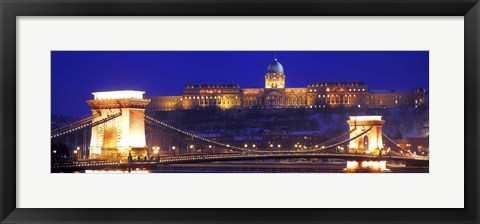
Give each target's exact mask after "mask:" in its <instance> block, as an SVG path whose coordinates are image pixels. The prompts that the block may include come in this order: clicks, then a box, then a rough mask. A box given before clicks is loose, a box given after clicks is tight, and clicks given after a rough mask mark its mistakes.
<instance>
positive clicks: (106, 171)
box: [85, 170, 150, 173]
mask: <svg viewBox="0 0 480 224" xmlns="http://www.w3.org/2000/svg"><path fill="white" fill-rule="evenodd" d="M85 173H150V171H149V170H130V171H129V170H85Z"/></svg>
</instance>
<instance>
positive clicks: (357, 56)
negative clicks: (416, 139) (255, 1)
mask: <svg viewBox="0 0 480 224" xmlns="http://www.w3.org/2000/svg"><path fill="white" fill-rule="evenodd" d="M276 54H277V58H278V60H279V62H280V63H281V64H282V65H283V68H284V70H285V75H286V86H287V88H288V87H306V86H307V85H308V84H309V83H310V82H313V81H363V82H365V83H366V84H367V85H368V86H369V89H411V88H415V87H423V88H427V89H428V60H429V57H428V51H401V52H399V51H372V52H362V51H356V52H350V51H278V52H277V53H276ZM273 55H274V52H273V51H146V52H145V51H143V52H142V51H138V52H136V51H52V53H51V56H52V61H51V63H52V64H51V66H52V113H54V114H64V115H68V116H73V117H78V116H83V115H88V114H89V113H90V108H89V106H88V105H87V104H86V103H85V101H86V100H89V99H92V97H93V96H92V94H91V93H92V92H96V91H111V90H143V91H145V92H146V94H147V95H181V94H182V89H183V87H184V86H185V85H186V84H188V83H238V84H240V86H241V87H242V88H262V87H263V86H264V76H265V72H266V69H267V66H268V64H269V63H271V62H272V60H273Z"/></svg>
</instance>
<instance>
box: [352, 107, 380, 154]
mask: <svg viewBox="0 0 480 224" xmlns="http://www.w3.org/2000/svg"><path fill="white" fill-rule="evenodd" d="M347 123H348V125H349V126H350V138H355V137H357V138H355V139H354V140H352V141H350V142H349V144H348V151H349V153H359V154H372V155H379V154H380V151H381V149H382V148H383V141H382V126H383V124H384V123H385V121H384V120H382V116H350V120H348V121H347ZM365 131H366V132H365ZM362 133H363V134H362ZM358 135H361V136H358Z"/></svg>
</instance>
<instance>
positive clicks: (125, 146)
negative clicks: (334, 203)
mask: <svg viewBox="0 0 480 224" xmlns="http://www.w3.org/2000/svg"><path fill="white" fill-rule="evenodd" d="M144 93H145V92H141V91H129V90H128V91H112V92H95V93H93V95H94V99H93V100H88V101H87V103H88V105H90V107H91V108H92V114H100V116H95V117H94V118H93V120H92V123H93V124H95V123H98V125H92V136H91V141H90V156H89V158H100V159H127V158H128V156H129V154H131V156H133V157H134V158H135V157H138V156H140V157H144V156H146V155H147V146H146V139H145V121H144V113H145V108H146V106H147V105H148V103H149V102H150V100H148V99H143V94H144ZM102 121H105V122H102Z"/></svg>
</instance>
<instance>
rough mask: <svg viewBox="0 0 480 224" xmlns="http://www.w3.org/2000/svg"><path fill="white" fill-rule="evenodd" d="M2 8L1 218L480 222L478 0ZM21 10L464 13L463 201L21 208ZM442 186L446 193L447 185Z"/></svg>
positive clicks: (49, 0) (215, 0)
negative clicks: (441, 205) (439, 205)
mask: <svg viewBox="0 0 480 224" xmlns="http://www.w3.org/2000/svg"><path fill="white" fill-rule="evenodd" d="M0 15H1V18H0V19H1V21H0V22H1V35H0V36H1V46H0V49H1V54H0V61H1V62H0V67H1V70H0V71H1V75H0V85H1V87H0V110H1V111H0V161H1V166H0V220H1V222H2V223H120V222H121V223H478V222H479V220H480V219H479V188H478V186H479V165H478V162H479V161H480V158H479V153H478V150H479V142H478V138H479V137H480V136H479V131H478V129H479V120H478V113H479V95H480V88H479V87H480V85H479V72H480V70H479V63H480V60H479V59H480V58H479V56H480V38H479V36H480V4H479V2H478V0H464V1H458V0H409V1H399V0H369V1H366V0H343V1H332V0H297V1H293V0H271V1H269V0H256V1H254V0H243V1H239V0H230V1H228V0H159V1H150V0H142V1H135V0H111V1H107V0H99V1H88V0H87V1H80V0H63V1H57V0H38V1H32V0H18V1H15V0H0ZM17 16H463V17H464V24H465V27H464V28H465V29H464V32H465V33H464V36H465V49H464V50H465V55H464V56H465V64H464V65H465V74H464V75H465V92H464V94H465V149H464V150H465V164H464V165H465V178H464V179H465V189H464V192H465V195H464V197H465V198H464V201H465V208H463V209H380V208H378V209H333V208H331V209H60V208H58V209H56V208H52V209H35V208H29V209H27V208H17V207H16V194H17V192H16V187H17V186H16V160H17V159H18V158H16V141H17V140H16V137H17V133H16V130H17V129H16V119H17V117H16V114H17V110H16V90H17V89H16V88H17V86H16V38H17V37H16V17H17ZM445 44H448V43H445ZM451 150H461V149H451ZM39 193H41V192H39ZM232 193H234V192H232ZM445 193H446V194H448V192H445ZM378 197H383V196H378ZM385 197H388V196H385ZM439 200H441V198H439ZM59 206H61V205H59Z"/></svg>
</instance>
